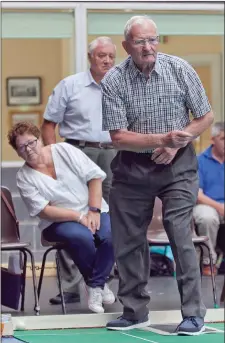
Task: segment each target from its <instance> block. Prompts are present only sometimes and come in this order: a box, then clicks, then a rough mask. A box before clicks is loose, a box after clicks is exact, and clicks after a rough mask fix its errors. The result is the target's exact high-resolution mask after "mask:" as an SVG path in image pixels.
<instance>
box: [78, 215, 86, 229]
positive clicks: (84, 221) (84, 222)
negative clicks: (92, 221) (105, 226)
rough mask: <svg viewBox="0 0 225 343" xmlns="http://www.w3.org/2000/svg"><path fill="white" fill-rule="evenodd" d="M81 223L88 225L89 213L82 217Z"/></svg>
mask: <svg viewBox="0 0 225 343" xmlns="http://www.w3.org/2000/svg"><path fill="white" fill-rule="evenodd" d="M79 224H82V225H84V226H86V227H88V220H87V215H83V217H82V219H81V220H80V222H79Z"/></svg>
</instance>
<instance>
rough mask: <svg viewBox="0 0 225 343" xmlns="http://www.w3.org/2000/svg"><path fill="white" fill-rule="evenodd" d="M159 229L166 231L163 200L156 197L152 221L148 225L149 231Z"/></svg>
mask: <svg viewBox="0 0 225 343" xmlns="http://www.w3.org/2000/svg"><path fill="white" fill-rule="evenodd" d="M158 231H164V226H163V222H162V201H161V200H160V199H159V198H155V205H154V210H153V216H152V221H151V224H150V225H149V227H148V232H158Z"/></svg>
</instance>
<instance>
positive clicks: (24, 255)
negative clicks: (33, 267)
mask: <svg viewBox="0 0 225 343" xmlns="http://www.w3.org/2000/svg"><path fill="white" fill-rule="evenodd" d="M21 252H22V254H23V273H22V276H23V284H22V289H21V295H22V296H21V306H20V311H24V303H25V289H26V272H27V253H26V251H24V250H21Z"/></svg>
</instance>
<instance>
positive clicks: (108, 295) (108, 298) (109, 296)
mask: <svg viewBox="0 0 225 343" xmlns="http://www.w3.org/2000/svg"><path fill="white" fill-rule="evenodd" d="M102 298H103V303H104V304H107V305H112V304H113V303H114V302H115V301H116V298H115V295H114V294H113V292H112V291H111V289H109V286H108V285H107V283H106V284H105V286H104V289H103V295H102Z"/></svg>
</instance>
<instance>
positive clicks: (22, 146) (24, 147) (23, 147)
mask: <svg viewBox="0 0 225 343" xmlns="http://www.w3.org/2000/svg"><path fill="white" fill-rule="evenodd" d="M36 145H37V138H36V139H34V140H33V141H30V142H27V143H26V144H24V145H21V146H20V147H19V148H18V150H19V151H20V152H25V150H26V149H27V147H29V148H30V149H34V148H35V147H36Z"/></svg>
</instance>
